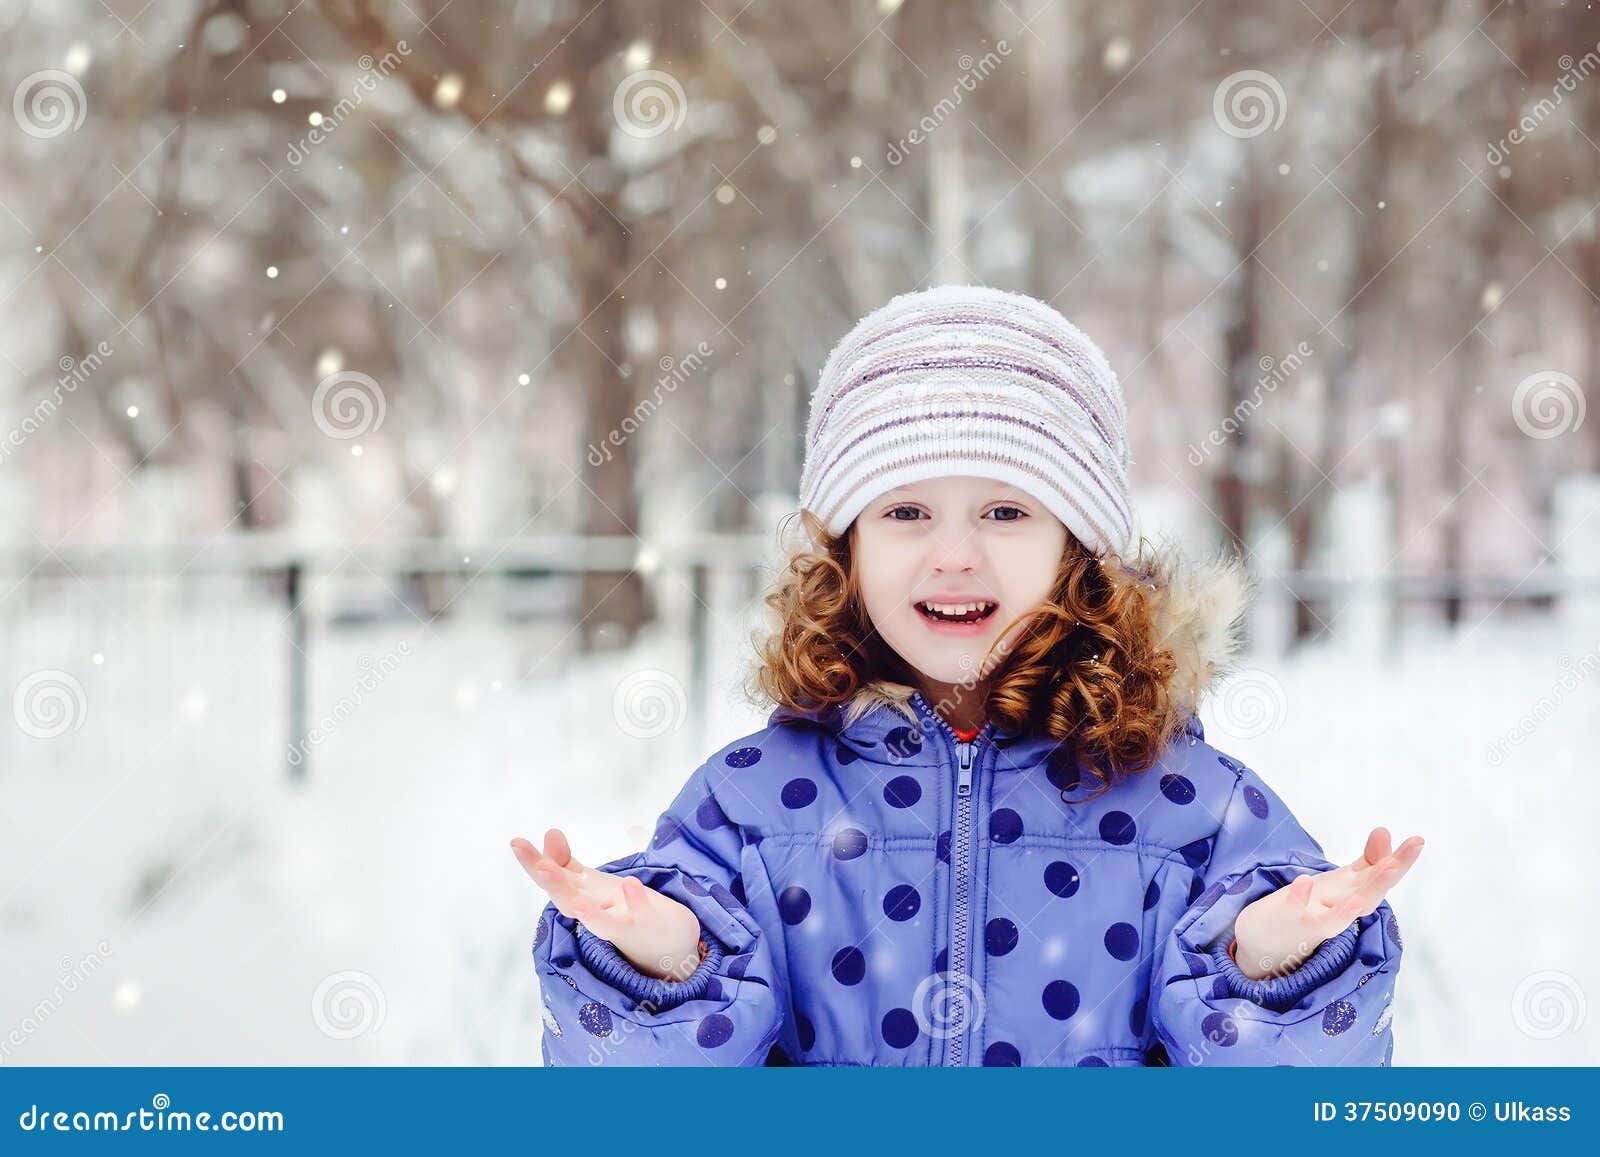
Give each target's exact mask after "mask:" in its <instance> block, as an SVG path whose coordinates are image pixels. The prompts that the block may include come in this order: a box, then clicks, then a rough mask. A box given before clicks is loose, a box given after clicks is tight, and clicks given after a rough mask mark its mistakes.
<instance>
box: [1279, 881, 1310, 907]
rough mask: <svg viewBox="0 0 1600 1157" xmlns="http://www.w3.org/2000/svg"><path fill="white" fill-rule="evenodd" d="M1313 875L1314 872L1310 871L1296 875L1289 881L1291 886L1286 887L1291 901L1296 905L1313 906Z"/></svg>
mask: <svg viewBox="0 0 1600 1157" xmlns="http://www.w3.org/2000/svg"><path fill="white" fill-rule="evenodd" d="M1311 876H1312V873H1309V872H1308V873H1306V874H1305V875H1301V876H1296V877H1295V878H1294V879H1293V880H1291V881H1290V882H1289V887H1288V888H1286V889H1285V891H1286V892H1287V893H1288V900H1289V903H1290V904H1291V905H1293V906H1294V907H1296V908H1309V907H1310V906H1311V895H1312V892H1313V891H1314V884H1313V881H1312V879H1311Z"/></svg>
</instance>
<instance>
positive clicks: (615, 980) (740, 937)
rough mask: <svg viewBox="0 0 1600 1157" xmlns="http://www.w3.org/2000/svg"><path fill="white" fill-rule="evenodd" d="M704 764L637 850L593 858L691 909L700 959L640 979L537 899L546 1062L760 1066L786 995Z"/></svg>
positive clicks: (737, 839) (734, 833) (731, 828)
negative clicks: (682, 974)
mask: <svg viewBox="0 0 1600 1157" xmlns="http://www.w3.org/2000/svg"><path fill="white" fill-rule="evenodd" d="M708 766H709V765H706V766H702V767H701V768H700V769H699V770H697V771H696V772H695V774H694V775H693V776H691V777H690V779H689V782H688V783H687V784H686V785H685V786H684V788H683V790H682V791H680V792H679V793H678V796H677V798H676V799H675V800H673V802H672V803H671V804H670V805H669V806H668V808H667V810H666V811H665V812H663V813H662V815H661V817H660V818H659V819H658V820H657V822H656V828H655V833H654V835H653V836H652V837H651V839H650V843H649V846H648V847H647V848H646V849H645V850H644V851H642V852H636V853H634V854H632V855H628V856H623V857H621V858H620V859H616V860H612V861H610V862H609V863H605V864H601V865H598V870H599V871H602V872H610V873H612V874H614V875H630V876H637V877H638V878H639V881H640V882H641V883H643V884H645V885H646V886H647V887H651V888H654V889H656V890H657V891H658V892H661V893H662V894H663V895H666V896H670V897H672V898H673V899H674V900H677V901H678V902H679V903H681V904H684V905H686V906H687V907H688V908H690V909H691V910H692V911H693V912H694V913H695V915H696V916H698V917H699V918H700V938H701V939H702V940H703V941H704V942H705V945H706V955H705V957H704V959H703V960H701V962H700V965H699V966H698V967H697V968H696V969H695V971H694V972H693V973H692V974H691V975H689V976H688V977H686V978H684V979H682V980H662V979H658V978H656V977H652V976H649V975H647V974H645V973H643V972H641V971H639V969H637V968H635V967H634V966H633V964H632V963H631V962H630V961H629V960H628V959H627V958H626V957H625V956H623V955H622V953H620V952H618V951H617V949H616V948H615V947H613V946H612V945H611V943H610V942H609V941H606V940H602V939H601V938H600V937H598V936H596V935H595V934H594V933H592V932H590V931H589V929H587V928H585V927H584V926H583V925H582V923H581V922H579V921H578V920H576V919H573V918H572V917H569V916H563V915H562V914H561V913H560V911H559V910H558V909H557V908H556V906H555V904H554V903H553V902H551V903H548V904H546V905H545V908H544V911H543V913H542V914H541V915H540V917H539V923H538V927H537V928H536V929H535V931H534V938H533V957H534V962H535V966H536V968H537V971H538V975H539V988H540V993H541V998H542V1001H543V1009H542V1013H543V1018H544V1035H543V1037H542V1038H541V1043H540V1050H541V1052H542V1054H543V1056H544V1062H545V1064H547V1065H626V1066H650V1065H673V1066H690V1065H716V1066H745V1065H764V1064H767V1063H769V1061H768V1053H769V1051H770V1050H771V1049H772V1046H773V1044H774V1042H775V1041H776V1040H777V1037H778V1033H779V1030H780V1028H781V1024H782V1015H781V1012H780V1010H782V1009H784V1008H787V1007H788V998H787V995H786V994H785V993H784V992H783V991H782V990H781V985H780V983H779V976H778V973H777V970H776V969H775V967H774V962H773V954H772V946H771V943H770V942H769V939H768V934H767V933H766V932H765V931H764V930H763V929H762V928H761V927H760V926H759V925H758V924H757V923H756V921H755V919H754V918H753V917H752V916H751V915H750V912H749V910H748V908H747V907H746V903H745V897H744V885H743V882H742V879H741V876H740V872H739V869H740V866H741V863H742V858H743V855H744V852H745V846H744V839H743V836H742V834H741V832H740V829H739V828H738V827H736V826H735V825H734V824H733V823H731V822H730V821H729V820H728V818H727V816H726V814H725V813H724V812H723V810H722V808H721V806H720V805H719V804H718V803H717V801H716V798H715V796H714V795H713V794H712V792H711V790H710V787H709V779H708V775H707V770H708ZM750 854H751V855H752V856H754V851H753V849H752V851H751V853H750ZM771 1063H782V1062H781V1061H773V1062H771Z"/></svg>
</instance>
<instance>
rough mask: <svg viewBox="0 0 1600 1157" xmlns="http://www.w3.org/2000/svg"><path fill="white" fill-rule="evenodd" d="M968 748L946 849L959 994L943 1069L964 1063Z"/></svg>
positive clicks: (963, 746) (960, 764)
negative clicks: (952, 889)
mask: <svg viewBox="0 0 1600 1157" xmlns="http://www.w3.org/2000/svg"><path fill="white" fill-rule="evenodd" d="M972 748H973V745H972V744H971V743H968V742H966V741H964V740H960V741H957V743H956V765H957V775H956V823H955V839H954V841H953V843H952V846H951V849H950V867H951V868H952V869H953V870H954V875H955V881H954V882H955V902H954V905H953V909H952V916H951V935H950V960H949V969H950V972H951V974H952V975H953V976H954V977H956V984H957V985H958V986H960V988H961V991H960V992H959V993H958V994H957V997H956V1004H955V1008H956V1016H955V1024H954V1031H953V1032H952V1033H951V1034H950V1036H949V1037H948V1038H947V1039H946V1042H945V1049H946V1054H947V1055H946V1059H945V1063H946V1064H947V1065H964V1064H965V1063H966V1060H965V1054H966V1037H967V1027H968V1026H967V1003H966V1002H967V1000H968V999H969V998H970V990H969V988H968V986H967V985H966V984H965V983H964V981H963V980H962V979H961V978H962V977H964V976H965V975H966V971H967V923H968V921H967V903H968V896H967V883H968V880H967V878H968V876H970V875H971V873H972Z"/></svg>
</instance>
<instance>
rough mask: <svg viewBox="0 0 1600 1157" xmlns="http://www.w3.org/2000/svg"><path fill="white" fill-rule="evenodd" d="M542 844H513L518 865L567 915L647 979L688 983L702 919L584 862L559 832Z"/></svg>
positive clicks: (653, 892)
mask: <svg viewBox="0 0 1600 1157" xmlns="http://www.w3.org/2000/svg"><path fill="white" fill-rule="evenodd" d="M544 846H545V850H544V851H543V852H541V851H540V850H539V848H538V847H537V846H536V845H534V844H531V843H529V842H528V841H527V840H525V839H522V838H520V837H518V838H517V839H514V840H512V841H511V851H512V852H513V853H514V854H515V855H516V857H517V862H518V863H519V864H521V865H522V868H523V870H524V871H526V872H527V873H528V875H529V876H531V877H533V882H534V883H536V884H538V885H539V886H540V887H541V888H543V889H544V890H545V891H546V892H547V893H549V895H550V899H551V900H552V901H554V903H555V906H556V910H557V911H558V912H560V913H561V914H562V915H563V916H569V917H571V918H573V919H575V920H581V921H582V922H583V925H584V927H586V928H588V929H589V931H591V932H593V933H594V934H595V935H596V936H598V937H600V938H601V939H602V940H609V941H610V942H611V944H612V946H613V947H615V948H616V950H617V951H618V952H620V953H622V955H623V956H626V957H627V958H628V960H629V962H630V963H632V964H633V966H634V967H635V968H637V969H638V970H639V971H640V972H643V973H644V974H645V975H647V976H653V977H655V978H657V979H658V980H687V979H688V978H689V977H690V975H691V974H693V972H694V970H695V969H696V968H697V967H699V964H700V949H699V941H700V918H699V917H698V916H696V915H695V914H694V913H693V912H692V911H691V910H690V909H688V908H686V907H685V906H684V905H682V904H680V903H678V901H676V900H674V899H673V898H672V897H671V896H663V895H662V894H661V893H660V892H657V891H656V890H655V889H654V888H647V887H646V886H645V885H644V884H641V883H640V882H639V881H638V879H636V878H635V877H633V876H613V875H611V874H610V873H608V872H601V871H596V870H595V869H594V868H589V867H585V866H584V865H583V864H580V863H579V862H578V861H577V860H576V859H574V858H573V855H572V849H571V847H569V846H568V844H567V837H566V836H564V835H562V833H561V829H560V828H551V829H550V830H549V831H547V832H546V833H545V836H544Z"/></svg>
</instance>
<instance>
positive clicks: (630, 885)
mask: <svg viewBox="0 0 1600 1157" xmlns="http://www.w3.org/2000/svg"><path fill="white" fill-rule="evenodd" d="M648 891H650V889H649V888H646V887H645V886H644V884H643V883H641V882H640V880H639V877H637V876H624V877H622V899H623V903H625V904H626V905H627V906H628V910H629V911H630V912H637V911H639V909H640V908H641V907H642V906H643V905H644V904H646V903H648V900H649V898H648V897H647V896H646V895H645V893H646V892H648Z"/></svg>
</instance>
